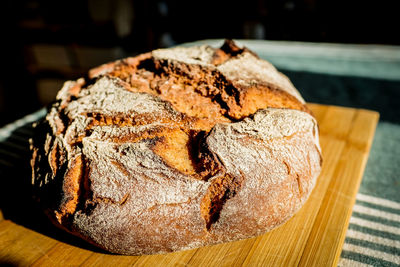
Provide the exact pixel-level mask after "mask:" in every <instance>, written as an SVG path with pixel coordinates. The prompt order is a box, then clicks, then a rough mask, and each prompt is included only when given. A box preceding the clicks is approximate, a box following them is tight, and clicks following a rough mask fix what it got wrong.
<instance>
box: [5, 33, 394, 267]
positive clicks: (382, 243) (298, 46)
mask: <svg viewBox="0 0 400 267" xmlns="http://www.w3.org/2000/svg"><path fill="white" fill-rule="evenodd" d="M221 42H222V40H211V41H210V40H209V41H202V42H199V43H211V44H220V43H221ZM241 42H242V43H243V44H245V45H246V46H248V47H250V48H252V49H254V50H255V52H257V53H258V54H259V55H261V56H262V57H264V58H268V59H271V58H272V59H274V60H271V61H273V63H274V64H275V65H276V66H277V67H278V68H280V69H281V70H282V71H283V72H285V70H289V71H291V72H293V71H295V72H296V71H299V70H301V71H306V72H310V73H314V74H313V75H326V74H328V75H330V76H329V77H330V79H329V82H331V83H335V86H339V85H340V86H342V88H341V89H342V90H359V92H364V93H367V92H365V91H366V90H365V88H353V87H352V88H347V87H346V84H341V83H343V79H339V78H338V79H337V80H335V75H338V76H337V77H339V76H340V75H346V76H348V77H352V76H354V77H357V78H360V77H366V78H368V79H381V80H390V81H391V82H392V83H394V88H397V89H398V91H396V90H394V91H393V92H394V94H396V92H397V93H399V92H400V56H399V51H400V49H399V48H398V47H385V46H352V45H347V46H346V45H332V44H330V45H322V44H304V43H288V42H267V41H241ZM196 44H198V43H196ZM280 47H281V49H280ZM313 51H314V52H313ZM324 51H325V52H324ZM302 55H303V56H302ZM289 59H290V60H289ZM311 59H313V60H311ZM291 61H293V62H292V63H291ZM360 62H363V64H361V65H363V66H362V67H361V66H360V64H359V63H360ZM374 63H376V64H377V66H379V68H380V70H379V71H376V66H374ZM310 64H311V65H313V66H309V65H310ZM318 64H319V65H318ZM318 66H321V67H320V68H318ZM343 66H345V67H343ZM342 68H343V69H342ZM332 75H333V76H332ZM302 77H303V76H302ZM313 77H315V76H313ZM320 78H321V79H322V80H323V79H324V76H321V77H320ZM327 81H328V79H327ZM367 81H368V80H367ZM297 82H301V81H300V80H298V81H297ZM304 82H305V83H306V82H307V80H306V81H304ZM396 82H398V85H399V86H397V84H396ZM374 84H376V86H379V84H384V83H374ZM295 85H296V83H295ZM392 85H393V84H392ZM327 88H328V87H327ZM378 89H379V88H378ZM358 95H359V94H358ZM389 97H396V96H389ZM323 101H326V99H321V102H323ZM377 101H378V99H377ZM325 103H326V102H325ZM365 108H368V107H365ZM44 115H45V110H44V109H42V110H40V111H38V112H36V113H33V114H30V115H28V116H26V117H24V118H22V119H20V120H17V121H15V122H14V123H12V124H9V125H6V126H5V127H3V128H1V129H0V177H6V176H7V177H11V175H13V176H15V177H13V179H17V178H16V177H17V176H18V175H21V174H20V173H22V172H24V175H25V176H26V175H29V170H27V169H28V168H29V157H30V153H29V144H28V139H29V137H30V136H31V135H32V127H31V123H32V122H34V121H37V120H39V119H40V118H42V117H43V116H44ZM393 122H394V123H393ZM399 123H400V118H398V121H393V120H392V123H389V122H380V123H379V124H378V127H377V130H376V134H375V138H374V142H373V145H372V148H371V153H370V157H369V160H368V164H367V167H366V170H365V173H364V177H363V181H362V184H361V187H360V190H359V193H358V194H357V201H356V204H355V206H354V209H353V214H352V217H351V219H350V225H349V229H348V231H347V235H346V240H345V243H344V246H343V251H342V254H341V259H340V261H339V266H400V176H399V174H400V125H399ZM24 168H25V170H24ZM14 183H19V181H14ZM3 188H4V187H3ZM3 194H6V195H7V192H6V191H5V190H2V191H1V192H0V195H1V196H0V198H1V202H0V204H1V205H2V206H1V208H2V210H4V209H6V208H7V205H5V204H4V202H5V201H7V200H5V199H9V198H8V197H7V198H6V197H4V198H3V196H2V195H3ZM26 194H28V193H26ZM9 213H10V214H11V215H9V216H11V217H12V211H9ZM9 213H5V215H7V214H9ZM15 218H17V219H16V220H18V216H16V217H15Z"/></svg>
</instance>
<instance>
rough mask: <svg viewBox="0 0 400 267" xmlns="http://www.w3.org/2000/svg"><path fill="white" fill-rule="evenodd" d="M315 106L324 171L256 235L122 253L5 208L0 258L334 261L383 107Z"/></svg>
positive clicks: (37, 261) (154, 262)
mask: <svg viewBox="0 0 400 267" xmlns="http://www.w3.org/2000/svg"><path fill="white" fill-rule="evenodd" d="M310 108H311V109H312V111H313V112H314V114H315V116H316V118H317V120H318V122H319V125H320V132H321V133H320V141H321V147H322V152H323V159H324V162H323V169H322V173H321V175H320V177H319V179H318V182H317V185H316V187H315V189H314V191H313V193H312V194H311V196H310V198H309V200H308V201H307V203H306V204H305V205H304V207H303V208H302V209H301V210H300V211H299V212H298V213H297V214H296V215H295V216H294V217H293V218H292V219H290V220H289V221H288V222H287V223H286V224H284V225H283V226H281V227H279V228H278V229H275V230H273V231H271V232H269V233H266V234H264V235H262V236H259V237H256V238H252V239H247V240H242V241H237V242H231V243H226V244H221V245H215V246H210V247H203V248H199V249H194V250H189V251H183V252H176V253H170V254H166V255H151V256H120V255H112V254H108V253H106V252H103V251H101V250H99V249H96V248H94V247H92V246H90V245H88V244H86V243H84V242H83V241H80V240H78V239H76V238H75V237H69V235H68V234H65V233H63V232H61V231H60V230H58V229H56V228H52V226H51V225H50V224H48V222H46V221H45V218H44V217H43V216H41V215H38V216H37V217H38V218H36V216H30V217H29V218H30V219H29V218H25V219H24V220H13V219H12V218H11V219H9V218H7V216H3V215H2V214H1V212H0V265H1V264H9V266H21V265H33V266H42V265H45V266H58V265H73V266H77V265H83V266H299V265H300V266H335V265H336V264H337V261H338V259H339V256H340V252H341V248H342V245H343V242H344V238H345V234H346V229H347V227H348V224H349V219H350V216H351V211H352V207H353V205H354V202H355V197H356V193H357V191H358V188H359V185H360V182H361V179H362V175H363V172H364V169H365V166H366V163H367V159H368V154H369V150H370V147H371V143H372V140H373V136H374V133H375V128H376V125H377V122H378V118H379V114H378V113H376V112H373V111H369V110H362V109H353V108H345V107H338V106H326V105H318V104H310ZM27 220H33V221H34V220H37V221H39V222H36V224H34V223H30V222H27ZM40 220H42V221H40ZM31 225H36V226H31ZM38 225H42V227H38Z"/></svg>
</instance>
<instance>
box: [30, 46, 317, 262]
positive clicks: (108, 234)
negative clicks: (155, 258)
mask: <svg viewBox="0 0 400 267" xmlns="http://www.w3.org/2000/svg"><path fill="white" fill-rule="evenodd" d="M238 67H240V70H238ZM89 77H90V79H91V81H89V82H87V81H85V80H83V79H79V80H78V81H76V82H67V83H65V85H64V87H63V88H62V89H61V91H60V92H59V94H58V96H57V102H56V103H54V105H53V106H52V107H51V108H50V110H49V113H48V115H47V117H46V119H45V121H44V122H43V123H41V124H40V125H39V126H38V135H37V136H36V137H35V138H34V140H32V152H33V154H32V161H31V162H32V170H33V186H34V188H35V190H36V197H37V198H38V200H39V201H40V202H41V203H42V205H43V206H44V208H45V210H46V211H47V213H48V214H49V216H50V217H51V219H52V221H53V222H54V223H55V224H58V226H60V227H62V228H64V229H66V230H67V231H69V232H71V233H74V234H76V235H78V236H80V237H82V238H84V239H86V240H88V241H89V242H91V243H93V244H96V245H97V246H100V247H102V248H104V249H106V250H109V251H111V252H115V253H121V254H129V255H140V254H154V253H165V252H170V251H177V250H183V249H191V248H196V247H200V246H205V245H211V244H216V243H220V242H227V241H233V240H238V239H243V238H248V237H252V236H255V235H259V234H261V233H264V232H266V231H268V230H270V229H272V228H274V227H277V226H278V225H280V224H282V223H283V222H285V221H286V220H287V219H288V218H290V217H291V216H292V215H293V214H294V213H295V212H296V211H297V210H298V209H299V208H300V207H301V206H302V205H303V203H304V202H305V201H306V199H307V198H308V196H309V194H310V192H311V190H312V188H313V186H314V184H315V180H316V178H317V176H318V174H319V172H320V168H321V154H320V148H319V141H318V126H317V123H316V121H315V119H314V118H313V117H312V116H311V115H310V114H311V113H310V111H309V110H308V108H307V106H306V105H305V103H304V100H303V99H302V98H301V96H300V94H299V93H298V92H297V90H296V89H295V88H294V87H293V85H292V84H291V83H290V81H289V80H288V79H287V77H285V76H283V75H282V74H280V73H279V72H278V71H277V70H276V69H275V68H274V67H273V66H272V65H270V64H269V63H268V62H265V61H262V60H261V59H259V58H258V57H257V56H255V55H254V54H253V53H252V52H251V51H249V50H248V49H246V48H239V47H237V46H236V45H235V44H234V43H233V42H231V41H227V42H226V43H225V44H224V45H223V46H222V47H221V48H219V49H214V48H211V47H206V46H205V47H198V48H174V49H164V50H156V51H153V52H152V53H146V54H143V55H139V56H137V57H133V58H127V59H124V60H120V61H116V62H113V63H109V64H106V65H103V66H100V67H98V68H95V69H93V70H91V71H90V72H89Z"/></svg>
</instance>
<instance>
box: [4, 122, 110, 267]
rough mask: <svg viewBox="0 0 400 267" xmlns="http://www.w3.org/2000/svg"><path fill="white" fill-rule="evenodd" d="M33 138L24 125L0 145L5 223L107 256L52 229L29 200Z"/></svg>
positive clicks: (41, 213) (98, 249) (78, 239)
mask: <svg viewBox="0 0 400 267" xmlns="http://www.w3.org/2000/svg"><path fill="white" fill-rule="evenodd" d="M32 134H33V128H32V125H31V124H27V125H24V126H22V127H20V128H18V129H16V130H15V131H14V132H13V133H12V134H11V136H10V137H8V138H7V139H6V140H4V141H0V177H1V187H0V210H1V211H2V213H3V216H4V219H6V220H10V221H12V222H14V223H16V224H18V225H21V226H24V227H26V228H29V229H31V230H33V231H36V232H39V233H41V234H43V235H46V236H48V237H51V238H54V239H56V240H58V241H61V242H65V243H68V244H70V245H73V246H77V247H80V248H82V249H87V250H90V251H94V252H101V253H107V254H109V253H108V252H106V251H104V250H102V249H100V248H97V247H95V246H93V245H91V244H89V243H87V242H85V241H83V240H81V239H80V238H78V237H76V236H73V235H71V234H69V233H66V232H65V231H63V230H61V229H59V228H57V227H56V226H54V225H53V224H52V223H51V222H50V220H49V219H48V218H47V216H46V215H45V214H44V213H43V211H42V210H41V209H40V208H39V206H38V204H37V203H36V202H35V201H34V200H33V199H32V187H31V177H32V171H31V166H30V158H31V152H30V150H29V141H28V140H29V138H30V137H31V136H32ZM5 264H6V263H5ZM0 265H1V266H3V263H2V262H0ZM6 266H7V265H6Z"/></svg>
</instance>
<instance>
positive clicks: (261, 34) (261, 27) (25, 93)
mask: <svg viewBox="0 0 400 267" xmlns="http://www.w3.org/2000/svg"><path fill="white" fill-rule="evenodd" d="M393 2H394V1H393ZM396 12H397V9H396V8H395V6H394V4H393V3H392V2H391V1H387V0H382V1H375V2H365V1H340V0H339V1H331V0H330V1H322V0H303V1H295V0H292V1H262V0H256V1H254V0H246V1H216V0H213V1H210V0H202V1H168V0H158V1H150V0H142V1H131V0H83V1H80V0H69V1H50V0H42V1H41V0H26V1H21V0H14V1H3V2H2V6H1V8H0V20H1V25H0V34H1V42H0V43H1V44H0V46H1V50H0V51H1V53H2V55H1V59H2V64H1V72H0V73H1V74H0V115H1V116H0V125H3V124H5V123H7V122H10V121H12V120H15V119H17V118H19V117H21V116H23V115H25V114H27V113H29V112H32V111H34V110H37V109H38V108H40V107H42V106H43V105H46V104H48V103H49V102H51V100H52V99H54V96H55V94H56V92H57V91H58V89H59V88H60V87H61V86H62V83H63V81H65V80H67V79H76V78H78V77H80V76H82V75H84V74H85V73H86V72H87V70H88V69H89V68H91V67H93V66H96V65H98V64H101V63H105V62H107V61H110V60H114V59H117V58H121V57H125V56H128V55H135V54H138V53H141V52H144V51H149V50H151V49H154V48H158V47H169V46H172V45H175V44H179V43H183V42H188V41H194V40H199V39H206V38H247V39H266V40H292V41H312V42H338V43H365V44H367V43H377V44H397V45H398V44H400V40H399V38H398V36H399V30H398V26H397V20H396V17H397V14H396Z"/></svg>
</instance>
